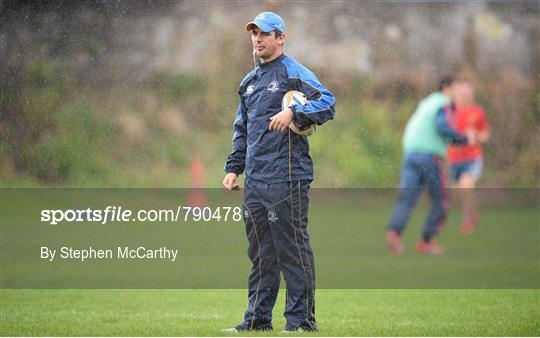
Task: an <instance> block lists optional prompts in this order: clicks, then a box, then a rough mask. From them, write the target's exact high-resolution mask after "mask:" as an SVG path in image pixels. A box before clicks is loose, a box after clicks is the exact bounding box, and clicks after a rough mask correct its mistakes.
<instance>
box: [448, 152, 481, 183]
mask: <svg viewBox="0 0 540 338" xmlns="http://www.w3.org/2000/svg"><path fill="white" fill-rule="evenodd" d="M483 166H484V161H483V160H482V159H481V158H479V159H476V160H471V161H463V162H459V163H456V164H452V165H451V166H450V172H451V174H452V179H453V180H454V181H456V182H457V181H459V179H460V178H461V176H462V175H463V174H469V175H471V176H472V177H474V179H475V180H478V179H479V178H480V175H482V167H483Z"/></svg>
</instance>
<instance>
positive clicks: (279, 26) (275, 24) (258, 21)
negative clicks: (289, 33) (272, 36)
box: [246, 12, 285, 33]
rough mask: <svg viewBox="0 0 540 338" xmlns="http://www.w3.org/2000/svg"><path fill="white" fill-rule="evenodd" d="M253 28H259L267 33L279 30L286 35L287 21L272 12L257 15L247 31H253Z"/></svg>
mask: <svg viewBox="0 0 540 338" xmlns="http://www.w3.org/2000/svg"><path fill="white" fill-rule="evenodd" d="M253 26H257V27H259V29H260V30H262V31H263V32H265V33H268V32H271V31H274V30H277V31H279V32H281V33H285V21H283V19H282V18H281V16H279V15H277V14H276V13H272V12H262V13H261V14H259V15H257V16H256V17H255V19H253V21H251V22H248V24H247V25H246V30H247V31H252V30H253Z"/></svg>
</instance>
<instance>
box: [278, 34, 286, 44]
mask: <svg viewBox="0 0 540 338" xmlns="http://www.w3.org/2000/svg"><path fill="white" fill-rule="evenodd" d="M285 40H287V36H286V35H285V33H281V35H280V36H279V37H278V41H279V43H280V44H281V45H283V44H284V43H285Z"/></svg>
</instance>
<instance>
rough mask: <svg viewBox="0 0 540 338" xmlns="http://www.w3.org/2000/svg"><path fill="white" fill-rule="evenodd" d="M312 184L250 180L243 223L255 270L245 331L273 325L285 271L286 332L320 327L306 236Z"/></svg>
mask: <svg viewBox="0 0 540 338" xmlns="http://www.w3.org/2000/svg"><path fill="white" fill-rule="evenodd" d="M310 183H311V182H309V181H297V182H292V183H289V182H287V183H276V184H266V183H263V182H259V181H253V180H249V179H246V181H245V191H244V221H245V223H246V235H247V238H248V241H249V248H248V256H249V258H250V260H251V262H252V263H253V266H252V268H251V273H250V275H249V287H248V298H249V299H248V300H249V304H248V309H247V311H246V313H245V315H244V323H243V326H244V327H247V328H249V329H257V328H269V327H271V323H272V308H273V307H274V304H275V302H276V298H277V295H278V291H279V284H280V278H281V277H280V273H282V274H283V277H284V279H285V283H286V287H287V294H286V295H287V296H286V305H285V313H284V315H285V318H286V320H287V325H286V327H285V329H287V330H294V329H297V328H299V327H301V328H303V329H308V330H314V329H316V324H315V303H314V295H315V270H314V269H315V266H314V261H313V251H312V249H311V246H310V243H309V235H308V233H307V223H308V219H307V214H308V203H309V200H308V190H309V186H310Z"/></svg>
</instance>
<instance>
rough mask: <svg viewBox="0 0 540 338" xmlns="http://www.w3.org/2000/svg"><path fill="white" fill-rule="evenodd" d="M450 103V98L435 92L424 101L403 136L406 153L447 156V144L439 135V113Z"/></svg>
mask: <svg viewBox="0 0 540 338" xmlns="http://www.w3.org/2000/svg"><path fill="white" fill-rule="evenodd" d="M449 103H450V98H449V97H448V96H446V95H444V94H443V93H441V92H435V93H433V94H431V95H429V96H428V97H426V98H425V99H423V100H422V101H421V102H420V104H419V105H418V108H416V111H415V112H414V114H413V115H412V116H411V118H410V119H409V122H407V126H406V127H405V133H404V135H403V150H404V151H405V153H411V152H416V153H428V154H437V155H440V156H443V157H444V156H445V154H446V147H447V145H448V144H447V142H446V141H445V140H444V139H443V138H442V137H441V136H439V134H438V133H437V126H436V121H435V120H436V117H437V112H438V111H439V110H440V109H441V108H442V107H444V106H445V105H447V104H449Z"/></svg>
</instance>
